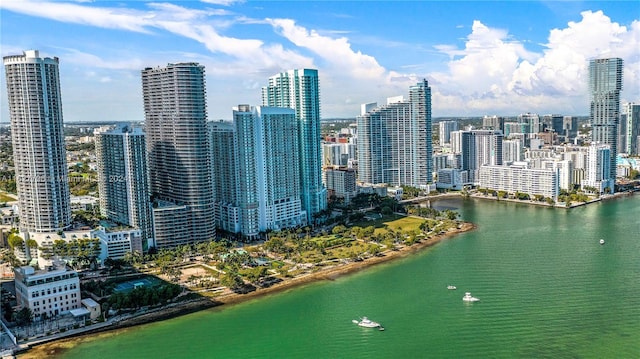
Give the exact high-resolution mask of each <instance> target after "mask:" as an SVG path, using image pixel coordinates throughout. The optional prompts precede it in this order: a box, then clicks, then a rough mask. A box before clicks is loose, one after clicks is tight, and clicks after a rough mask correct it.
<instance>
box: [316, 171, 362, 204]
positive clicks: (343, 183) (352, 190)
mask: <svg viewBox="0 0 640 359" xmlns="http://www.w3.org/2000/svg"><path fill="white" fill-rule="evenodd" d="M324 178H325V179H324V181H325V184H326V186H327V191H328V192H329V198H331V197H332V196H335V197H336V199H337V198H340V199H342V200H343V201H344V204H349V203H350V202H351V199H352V198H353V197H355V196H356V195H357V194H358V187H357V185H356V179H357V172H356V170H354V169H353V168H346V167H337V166H336V167H333V168H327V169H325V171H324Z"/></svg>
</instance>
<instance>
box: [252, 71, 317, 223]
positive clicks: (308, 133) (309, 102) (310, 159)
mask: <svg viewBox="0 0 640 359" xmlns="http://www.w3.org/2000/svg"><path fill="white" fill-rule="evenodd" d="M262 105H263V106H270V107H287V108H292V109H294V110H295V116H296V120H297V123H298V143H299V147H300V156H299V161H300V163H299V168H300V173H299V176H300V180H299V184H300V192H301V194H302V207H303V209H304V210H305V211H306V213H307V220H308V222H309V223H311V222H312V221H313V220H314V214H316V213H318V212H320V211H322V210H324V209H325V208H327V190H326V189H325V188H324V186H323V184H322V156H321V149H320V139H321V133H320V88H319V80H318V70H315V69H296V70H289V71H287V72H281V73H279V74H277V75H274V76H272V77H270V78H269V84H268V85H267V86H265V87H263V88H262Z"/></svg>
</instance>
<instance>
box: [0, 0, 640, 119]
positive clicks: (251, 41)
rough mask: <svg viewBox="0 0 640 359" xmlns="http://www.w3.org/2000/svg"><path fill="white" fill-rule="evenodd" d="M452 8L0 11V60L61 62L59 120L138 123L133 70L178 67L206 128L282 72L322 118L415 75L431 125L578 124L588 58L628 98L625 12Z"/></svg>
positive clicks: (562, 6) (532, 5) (634, 89)
mask: <svg viewBox="0 0 640 359" xmlns="http://www.w3.org/2000/svg"><path fill="white" fill-rule="evenodd" d="M460 4H461V3H460V2H451V3H449V2H433V1H426V2H400V3H397V2H393V3H392V2H304V3H302V2H286V5H283V3H281V2H235V1H206V2H204V1H203V2H196V1H180V2H175V3H173V4H172V3H168V2H163V3H146V2H118V3H114V2H100V1H98V2H90V3H85V2H47V1H40V2H38V5H37V6H36V5H34V4H32V3H31V1H23V2H14V1H6V2H3V3H2V4H0V15H1V17H2V22H1V25H0V26H1V28H0V29H1V30H2V33H3V35H4V36H3V37H2V40H0V41H1V43H0V49H1V52H2V55H3V56H6V55H17V54H20V53H21V52H22V51H23V50H27V49H39V50H40V51H41V53H42V54H43V55H44V56H57V57H59V58H60V59H61V62H60V71H61V78H62V81H61V82H62V84H61V86H62V94H63V96H62V101H63V105H64V109H65V120H66V121H67V122H80V121H140V120H142V119H143V109H142V106H141V105H140V104H141V103H142V94H141V86H140V81H139V74H140V71H141V70H142V69H144V68H145V67H149V66H151V67H156V66H164V65H165V64H166V63H171V62H182V61H194V62H198V63H201V64H202V65H204V66H205V67H206V68H207V83H208V86H207V90H208V93H207V95H208V98H207V100H208V101H207V105H208V106H207V108H208V113H209V116H208V118H209V119H210V120H216V119H219V118H225V119H229V118H230V116H231V115H230V114H231V108H232V107H233V106H234V105H236V104H237V103H245V102H249V103H259V98H260V87H261V86H264V85H265V80H264V79H265V78H267V77H268V76H270V75H272V74H273V73H278V72H281V71H285V70H288V69H290V68H316V69H318V70H319V73H320V83H321V88H322V90H321V97H322V108H321V113H322V116H323V118H335V117H355V116H356V115H357V114H358V113H359V106H360V104H362V103H369V102H379V103H383V102H384V99H386V98H387V97H391V96H396V95H400V94H403V93H404V91H405V89H406V88H407V87H408V86H410V84H411V83H415V82H417V81H418V80H419V79H421V78H426V79H427V80H428V81H429V83H430V85H431V86H432V88H433V117H434V118H438V117H447V116H482V115H514V114H518V113H523V112H534V113H540V114H547V113H561V114H568V115H586V114H588V112H589V93H588V88H587V79H588V64H589V61H590V60H591V59H593V58H600V57H620V58H622V59H623V60H624V61H625V65H626V66H625V73H624V81H625V83H624V91H623V92H622V94H621V102H622V103H626V102H637V101H638V98H639V97H640V50H638V49H639V48H640V45H639V44H638V41H639V40H638V39H640V36H639V34H640V20H638V18H639V17H638V14H639V13H640V5H638V3H636V2H625V1H616V2H491V5H490V6H489V5H488V4H487V3H486V2H464V6H461V5H460ZM431 14H433V15H432V16H431ZM381 21H382V23H383V24H384V25H382V26H381V25H380V23H381ZM393 24H395V25H393ZM43 29H46V31H43ZM123 38H124V39H126V40H124V41H123V40H122V39H123ZM399 54H401V55H399ZM1 80H3V81H4V79H1ZM1 101H2V102H1V103H0V104H1V105H2V109H1V111H0V122H2V123H6V122H8V121H9V119H8V110H7V106H6V98H4V97H3V98H2V99H1ZM114 103H117V104H118V106H113V104H114Z"/></svg>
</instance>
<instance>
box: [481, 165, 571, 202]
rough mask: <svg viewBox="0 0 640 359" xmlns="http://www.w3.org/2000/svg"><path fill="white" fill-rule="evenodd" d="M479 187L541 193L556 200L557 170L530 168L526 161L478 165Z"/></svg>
mask: <svg viewBox="0 0 640 359" xmlns="http://www.w3.org/2000/svg"><path fill="white" fill-rule="evenodd" d="M479 186H480V187H481V188H487V189H492V190H495V191H505V192H507V193H512V194H513V193H516V192H521V193H526V194H528V195H529V196H530V197H533V196H535V195H541V196H544V197H547V198H551V199H553V200H554V201H557V200H558V195H559V193H560V187H559V174H558V170H557V169H556V170H544V169H530V168H527V165H526V163H523V162H521V163H517V164H513V165H511V166H490V165H488V166H482V167H480V183H479Z"/></svg>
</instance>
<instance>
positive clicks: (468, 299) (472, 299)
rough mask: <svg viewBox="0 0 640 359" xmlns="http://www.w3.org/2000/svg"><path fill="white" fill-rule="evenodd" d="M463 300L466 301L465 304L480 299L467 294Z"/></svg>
mask: <svg viewBox="0 0 640 359" xmlns="http://www.w3.org/2000/svg"><path fill="white" fill-rule="evenodd" d="M462 300H464V301H465V302H477V301H479V300H480V299H478V298H476V297H472V296H471V293H470V292H466V293H464V297H462Z"/></svg>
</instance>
